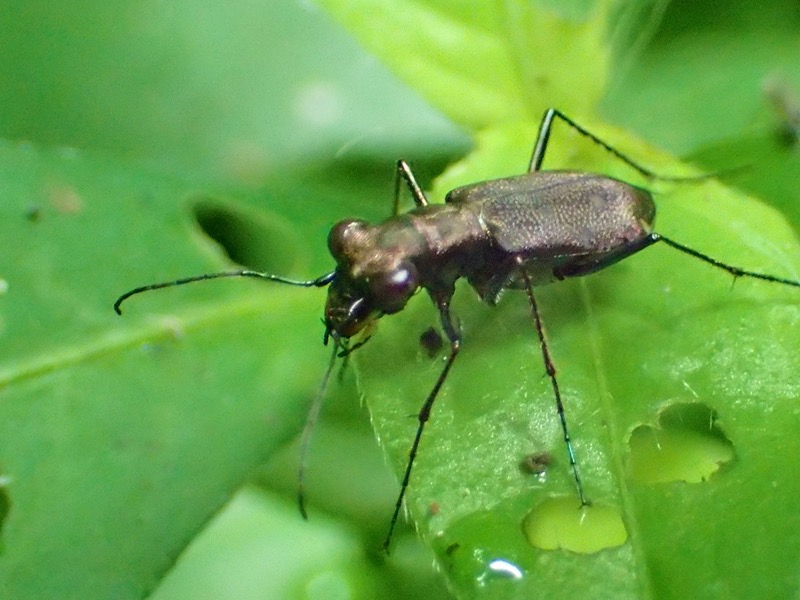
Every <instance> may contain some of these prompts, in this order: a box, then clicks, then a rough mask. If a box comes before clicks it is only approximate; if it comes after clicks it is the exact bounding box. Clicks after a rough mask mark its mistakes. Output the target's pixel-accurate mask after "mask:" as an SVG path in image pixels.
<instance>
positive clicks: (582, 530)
mask: <svg viewBox="0 0 800 600" xmlns="http://www.w3.org/2000/svg"><path fill="white" fill-rule="evenodd" d="M522 531H523V533H524V534H525V537H526V538H527V539H528V542H529V543H530V544H531V545H532V546H535V547H536V548H541V549H542V550H558V549H562V550H570V551H571V552H577V553H580V554H592V553H594V552H599V551H600V550H604V549H606V548H616V547H617V546H621V545H622V544H624V543H625V541H626V540H627V539H628V532H627V530H626V529H625V524H624V523H623V522H622V516H621V515H620V512H619V510H618V509H616V508H614V507H611V506H605V505H602V504H594V505H592V506H580V503H579V502H578V499H577V498H576V497H574V496H558V497H554V498H547V499H546V500H544V501H543V502H541V503H540V504H538V505H537V506H536V507H535V508H534V509H533V510H532V511H531V512H529V513H528V514H527V515H526V516H525V519H524V520H523V521H522Z"/></svg>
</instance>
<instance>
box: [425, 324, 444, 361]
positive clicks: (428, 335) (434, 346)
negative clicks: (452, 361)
mask: <svg viewBox="0 0 800 600" xmlns="http://www.w3.org/2000/svg"><path fill="white" fill-rule="evenodd" d="M419 343H420V344H421V345H422V347H423V348H424V349H425V352H426V353H427V354H428V356H429V357H430V358H434V357H435V356H436V355H437V354H439V352H441V350H442V346H444V340H443V339H442V336H441V335H440V334H439V332H438V331H436V329H434V328H433V327H428V328H427V329H426V330H425V331H423V332H422V334H421V335H420V336H419Z"/></svg>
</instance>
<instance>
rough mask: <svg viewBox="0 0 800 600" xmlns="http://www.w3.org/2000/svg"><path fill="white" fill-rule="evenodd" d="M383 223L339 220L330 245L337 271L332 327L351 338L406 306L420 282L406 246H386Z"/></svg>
mask: <svg viewBox="0 0 800 600" xmlns="http://www.w3.org/2000/svg"><path fill="white" fill-rule="evenodd" d="M378 230H379V228H378V227H371V226H370V225H368V224H367V223H365V222H364V221H360V220H347V221H341V222H339V223H337V224H336V225H334V226H333V228H332V229H331V232H330V234H329V236H328V247H329V249H330V251H331V254H332V255H333V257H334V259H336V263H337V267H336V274H335V276H334V277H333V281H332V282H331V285H330V287H329V288H328V300H327V302H326V305H325V327H326V330H327V333H328V334H330V335H334V336H339V337H342V338H350V337H352V336H354V335H356V334H357V333H359V332H360V331H362V330H363V329H364V328H365V327H367V326H368V325H369V324H371V323H373V322H374V321H376V320H377V319H379V318H381V317H382V316H383V315H387V314H392V313H396V312H399V311H400V310H402V309H403V308H404V307H405V305H406V302H408V300H409V298H411V296H412V295H413V294H414V292H415V291H416V290H417V288H418V287H419V280H418V275H417V269H416V267H415V266H414V264H413V263H412V262H411V261H410V260H408V259H407V258H406V255H405V252H404V251H403V248H402V247H395V246H392V245H389V246H388V247H382V244H381V241H382V240H381V239H380V238H379V236H378V235H377V232H378Z"/></svg>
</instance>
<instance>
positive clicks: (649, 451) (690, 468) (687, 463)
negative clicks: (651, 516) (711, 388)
mask: <svg viewBox="0 0 800 600" xmlns="http://www.w3.org/2000/svg"><path fill="white" fill-rule="evenodd" d="M629 446H630V454H629V455H628V473H629V475H630V477H631V479H632V480H633V481H635V482H636V483H643V484H654V483H667V482H670V481H685V482H687V483H700V482H703V481H706V480H707V479H708V478H709V477H711V476H712V475H713V474H714V473H716V472H717V471H719V469H720V468H721V467H722V466H723V465H725V464H727V463H730V462H731V461H732V460H733V459H734V457H735V451H734V447H733V443H732V442H731V441H730V440H729V439H728V438H727V436H726V435H725V433H724V432H723V431H722V429H721V428H720V427H719V426H718V425H717V414H716V411H715V410H713V409H712V408H709V407H708V406H706V405H705V404H701V403H697V402H695V403H678V404H672V405H670V406H667V407H666V408H664V409H663V410H662V411H661V412H660V414H659V417H658V423H657V425H655V426H652V425H640V426H639V427H637V428H636V429H634V430H633V432H632V433H631V437H630V441H629Z"/></svg>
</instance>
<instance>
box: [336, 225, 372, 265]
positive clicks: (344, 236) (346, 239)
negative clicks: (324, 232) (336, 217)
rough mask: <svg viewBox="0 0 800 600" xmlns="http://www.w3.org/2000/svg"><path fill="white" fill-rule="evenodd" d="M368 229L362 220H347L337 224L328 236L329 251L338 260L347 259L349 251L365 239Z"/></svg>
mask: <svg viewBox="0 0 800 600" xmlns="http://www.w3.org/2000/svg"><path fill="white" fill-rule="evenodd" d="M367 227H369V225H367V222H366V221H362V220H361V219H347V220H345V221H339V222H338V223H336V225H334V226H333V227H332V228H331V231H330V233H329V234H328V249H329V250H330V251H331V254H332V255H333V257H334V258H335V259H337V260H339V259H341V258H346V257H347V255H348V254H349V253H350V252H349V250H350V249H351V248H353V247H354V246H356V245H357V244H358V243H359V240H361V239H363V238H364V236H365V235H366V229H367Z"/></svg>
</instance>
